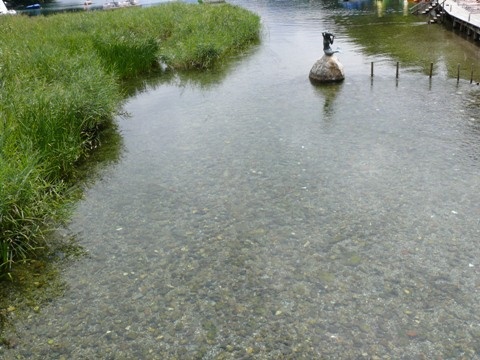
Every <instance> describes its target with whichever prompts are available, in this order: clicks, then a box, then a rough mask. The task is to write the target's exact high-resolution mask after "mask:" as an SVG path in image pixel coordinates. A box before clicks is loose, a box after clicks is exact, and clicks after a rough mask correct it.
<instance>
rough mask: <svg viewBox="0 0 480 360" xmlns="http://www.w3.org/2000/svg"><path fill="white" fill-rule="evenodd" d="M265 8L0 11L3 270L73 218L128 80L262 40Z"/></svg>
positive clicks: (203, 64)
mask: <svg viewBox="0 0 480 360" xmlns="http://www.w3.org/2000/svg"><path fill="white" fill-rule="evenodd" d="M259 28H260V21H259V18H258V16H257V15H255V14H252V13H250V12H248V11H246V10H244V9H241V8H239V7H236V6H231V5H227V4H224V5H216V6H209V5H194V4H182V3H170V4H166V5H161V6H156V7H149V8H127V9H119V10H115V11H94V12H85V13H70V14H58V15H53V16H49V17H40V16H39V17H27V16H8V17H6V16H5V17H2V18H0V31H1V33H2V37H1V38H0V230H1V231H0V276H2V275H3V276H5V275H6V274H9V272H10V269H11V267H12V265H13V264H14V263H15V262H18V261H25V260H26V259H28V258H31V257H32V256H33V254H34V253H35V249H38V248H42V247H45V246H46V245H45V235H46V234H47V232H48V229H49V228H50V227H51V225H52V224H56V223H59V222H61V221H63V220H65V219H67V218H68V215H69V213H68V209H69V204H71V203H72V202H73V201H75V200H76V199H78V195H79V193H78V191H74V190H72V189H75V184H76V182H77V181H78V167H79V165H80V164H81V163H82V162H84V160H85V159H86V158H87V157H88V156H89V155H90V154H91V153H92V150H93V149H95V148H96V147H97V146H98V143H99V141H98V137H99V134H101V133H102V131H105V130H107V129H111V128H112V126H114V118H115V115H116V114H118V112H119V110H120V108H121V105H122V102H123V100H124V99H125V94H124V91H123V89H122V87H121V85H120V84H121V81H122V80H125V79H131V78H134V77H138V76H142V75H143V74H146V73H148V72H151V71H158V69H159V68H160V65H161V64H162V65H163V67H164V68H166V69H168V70H192V69H206V68H209V67H212V66H214V65H215V64H218V63H220V62H221V61H223V60H224V59H226V58H227V57H229V56H230V55H233V54H235V53H238V52H239V51H241V50H242V49H244V48H245V47H246V46H248V45H249V44H251V43H252V42H255V41H258V37H259Z"/></svg>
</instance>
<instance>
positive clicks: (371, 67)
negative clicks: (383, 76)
mask: <svg viewBox="0 0 480 360" xmlns="http://www.w3.org/2000/svg"><path fill="white" fill-rule="evenodd" d="M370 76H371V77H373V61H372V62H371V63H370Z"/></svg>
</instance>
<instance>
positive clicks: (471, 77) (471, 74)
mask: <svg viewBox="0 0 480 360" xmlns="http://www.w3.org/2000/svg"><path fill="white" fill-rule="evenodd" d="M471 83H473V64H472V71H471V72H470V84H471Z"/></svg>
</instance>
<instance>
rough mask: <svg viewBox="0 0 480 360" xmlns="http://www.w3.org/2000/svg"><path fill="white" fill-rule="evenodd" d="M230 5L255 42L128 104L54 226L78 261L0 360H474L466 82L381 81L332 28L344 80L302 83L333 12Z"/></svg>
mask: <svg viewBox="0 0 480 360" xmlns="http://www.w3.org/2000/svg"><path fill="white" fill-rule="evenodd" d="M239 3H240V4H242V3H241V2H239ZM282 4H284V5H285V6H281V5H282ZM247 5H248V6H249V7H250V8H251V9H253V10H254V11H256V12H258V13H260V14H261V15H262V18H263V21H264V28H265V31H264V37H263V41H262V44H261V45H260V46H258V48H256V49H253V50H252V51H251V53H249V54H245V56H244V57H243V58H239V59H238V61H236V62H235V63H234V64H233V65H231V66H230V68H229V69H227V70H225V71H224V72H223V73H221V74H207V75H203V76H199V77H198V78H191V79H187V80H185V79H176V80H175V79H174V80H172V81H169V82H166V83H161V81H160V82H157V83H156V84H155V85H151V86H148V85H147V90H146V91H144V92H141V93H139V94H137V95H135V96H133V97H132V98H131V99H130V100H129V101H128V103H127V104H126V107H125V108H126V110H127V111H128V112H129V113H130V115H131V116H130V117H129V118H119V119H118V122H119V128H120V131H121V133H122V135H123V140H124V146H125V151H124V153H123V154H122V156H121V159H120V160H119V161H118V163H117V164H115V165H112V166H110V167H107V168H106V169H104V170H103V171H102V173H101V176H100V178H99V179H98V181H97V182H95V183H94V184H93V185H92V186H91V188H89V189H88V191H87V193H86V196H85V199H84V200H83V201H82V202H81V203H80V204H79V205H78V209H77V210H76V212H75V214H74V218H73V220H72V223H71V224H70V226H69V227H68V228H67V229H66V230H64V232H65V233H66V234H75V236H76V238H77V239H78V242H79V244H81V245H82V246H83V247H84V248H85V249H86V250H88V252H89V254H90V255H89V256H88V257H86V258H83V259H80V260H79V261H78V262H76V263H74V264H72V265H71V266H69V267H68V268H67V269H66V270H65V271H64V274H63V277H64V279H65V282H66V283H67V284H68V288H67V290H66V292H65V295H64V296H63V297H62V298H58V299H55V300H54V301H53V302H52V303H51V304H49V305H47V306H44V307H42V309H41V312H40V313H39V314H33V315H32V316H30V317H29V318H27V319H26V320H25V321H23V322H22V323H19V324H18V325H17V333H16V335H15V336H16V337H17V341H16V342H17V346H16V347H15V348H14V349H12V350H6V349H1V350H0V355H1V356H3V357H4V358H6V359H16V358H27V357H28V358H38V359H44V358H51V359H60V358H65V359H94V358H101V359H174V358H178V359H201V358H203V359H250V358H251V359H284V358H305V359H313V358H326V359H328V358H330V359H357V358H360V359H361V358H370V359H375V358H392V359H400V358H404V359H412V358H425V359H431V358H435V357H439V358H444V359H459V358H466V359H476V358H478V357H479V354H480V316H479V314H480V300H479V291H480V250H479V247H478V241H479V238H480V236H479V235H480V208H479V205H478V204H479V203H480V193H479V191H478V189H479V188H480V177H479V173H480V158H479V156H478V154H479V150H480V137H479V136H480V114H479V111H478V106H479V104H480V91H479V87H478V86H476V85H470V84H469V83H468V81H461V82H460V83H458V84H457V82H456V80H455V79H449V78H446V77H445V76H437V77H435V78H433V79H429V78H428V77H427V76H425V75H423V74H421V73H418V72H415V71H409V72H406V73H403V72H402V73H401V75H400V78H399V79H398V80H396V79H395V67H394V61H393V59H389V58H388V57H386V56H385V55H381V56H379V57H378V58H376V57H375V56H373V57H372V56H367V55H365V54H364V53H363V52H362V51H363V50H362V48H363V45H362V44H358V43H357V44H356V43H355V42H353V41H352V40H351V39H350V38H348V37H347V36H346V35H344V33H342V32H341V29H340V31H339V36H338V38H337V40H336V42H335V44H334V46H339V47H341V48H342V53H340V54H339V55H338V58H339V60H340V61H341V62H342V63H343V64H344V66H345V70H346V80H345V82H344V83H342V84H338V85H334V86H326V87H314V86H312V85H311V84H310V82H309V80H308V72H309V70H310V68H311V66H312V65H313V63H314V62H315V61H316V59H318V58H319V57H320V56H321V55H322V54H321V32H322V31H323V30H325V29H326V28H328V29H335V24H334V23H333V22H332V21H331V17H330V16H329V14H331V11H337V10H329V9H328V6H324V5H321V4H319V3H291V2H288V3H287V2H283V3H282V2H260V1H259V2H249V3H248V4H247ZM339 11H343V10H339ZM353 15H355V14H352V16H353ZM439 31H442V30H440V29H439ZM459 46H462V45H459ZM463 46H464V47H465V48H466V49H469V46H470V45H469V44H468V43H465V44H463ZM372 59H374V60H378V66H377V65H376V67H375V69H376V70H375V71H376V75H375V77H374V78H373V79H371V78H370V61H372ZM152 84H153V82H152Z"/></svg>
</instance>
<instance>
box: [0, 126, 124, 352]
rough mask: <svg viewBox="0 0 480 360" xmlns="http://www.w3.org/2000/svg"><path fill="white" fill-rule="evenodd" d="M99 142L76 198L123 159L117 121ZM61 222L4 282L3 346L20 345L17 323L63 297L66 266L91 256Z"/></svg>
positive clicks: (80, 174) (0, 294)
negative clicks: (33, 256)
mask: <svg viewBox="0 0 480 360" xmlns="http://www.w3.org/2000/svg"><path fill="white" fill-rule="evenodd" d="M96 142H97V148H96V149H95V150H94V151H92V152H91V153H90V154H89V156H88V158H86V159H84V160H83V161H82V163H81V164H79V166H78V168H77V171H76V174H75V176H76V181H77V182H76V184H75V185H74V187H72V188H71V189H70V192H71V193H72V201H75V200H79V198H80V197H81V196H82V193H83V191H84V190H85V189H86V188H88V187H89V186H90V185H92V184H94V183H95V182H96V181H98V180H99V178H101V176H102V174H103V172H104V170H105V169H107V168H109V167H111V166H114V165H115V164H116V163H117V162H118V161H119V160H120V159H121V154H122V152H123V151H124V147H123V138H122V137H121V134H120V133H119V131H118V127H117V126H116V125H115V124H111V125H110V127H108V128H105V129H104V130H103V131H102V132H101V133H100V134H99V136H98V138H97V139H96ZM70 206H72V207H73V206H74V205H73V204H71V205H70ZM58 225H59V226H60V227H59V228H58V229H52V230H51V231H50V232H49V234H48V235H47V241H46V244H45V245H44V248H43V249H39V250H38V251H36V252H35V258H30V259H28V260H26V261H25V262H23V263H18V264H16V265H15V267H14V268H13V269H12V272H11V277H12V279H13V281H8V280H3V281H1V282H0V284H1V286H0V350H1V348H2V347H4V348H7V349H8V348H14V347H15V346H17V343H18V338H17V336H16V332H15V324H16V323H18V322H21V321H23V320H24V319H25V318H26V317H28V316H34V315H32V314H38V313H39V312H41V311H42V308H43V307H44V306H47V305H48V303H50V302H52V301H53V300H54V299H55V298H57V297H61V296H62V295H63V294H64V291H65V290H66V289H68V284H67V283H66V282H65V279H63V278H62V270H63V269H65V268H66V267H68V266H71V265H72V264H73V262H74V261H77V260H79V259H81V258H84V257H85V256H88V250H86V249H84V248H83V246H82V245H80V243H79V242H78V241H77V240H78V239H77V236H76V235H75V234H72V233H71V232H69V231H67V230H66V229H65V228H64V227H61V225H62V224H58ZM0 355H1V352H0ZM0 357H1V356H0Z"/></svg>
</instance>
